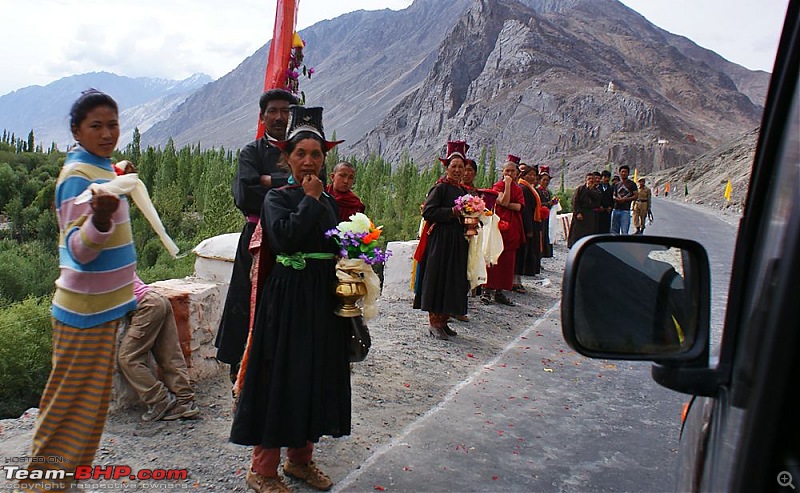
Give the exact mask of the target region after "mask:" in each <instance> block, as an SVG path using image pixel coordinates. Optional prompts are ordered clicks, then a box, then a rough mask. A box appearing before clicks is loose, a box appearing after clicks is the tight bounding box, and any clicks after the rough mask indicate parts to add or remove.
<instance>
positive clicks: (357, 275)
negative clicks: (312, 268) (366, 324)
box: [336, 258, 381, 320]
mask: <svg viewBox="0 0 800 493" xmlns="http://www.w3.org/2000/svg"><path fill="white" fill-rule="evenodd" d="M336 277H337V278H338V279H339V280H340V281H342V282H359V281H363V282H364V284H365V285H366V287H367V294H366V296H364V300H363V308H362V311H363V313H364V320H370V319H372V318H375V315H377V314H378V297H379V296H380V295H381V280H380V278H379V277H378V275H377V274H375V271H374V270H372V266H371V265H369V264H367V263H366V262H364V261H363V260H362V259H360V258H342V259H339V261H338V262H337V263H336Z"/></svg>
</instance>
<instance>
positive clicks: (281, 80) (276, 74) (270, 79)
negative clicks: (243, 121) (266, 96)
mask: <svg viewBox="0 0 800 493" xmlns="http://www.w3.org/2000/svg"><path fill="white" fill-rule="evenodd" d="M299 6H300V0H277V5H276V8H275V28H274V29H273V31H272V45H271V46H270V49H269V59H268V61H267V70H266V72H265V73H264V91H267V90H269V89H282V88H283V86H284V85H285V82H286V70H287V69H288V67H289V57H290V56H291V54H292V37H293V35H294V30H295V26H296V25H297V9H298V8H299ZM264 130H265V129H264V122H262V121H261V117H260V115H259V118H258V130H256V139H259V138H261V136H262V135H264ZM275 137H278V138H281V137H282V136H280V135H276V136H275Z"/></svg>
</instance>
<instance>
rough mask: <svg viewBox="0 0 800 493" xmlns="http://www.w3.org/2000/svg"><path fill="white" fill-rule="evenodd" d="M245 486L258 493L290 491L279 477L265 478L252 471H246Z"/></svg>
mask: <svg viewBox="0 0 800 493" xmlns="http://www.w3.org/2000/svg"><path fill="white" fill-rule="evenodd" d="M245 481H247V486H249V487H250V489H251V490H253V491H257V492H258V493H291V492H292V490H291V489H289V487H288V486H286V483H284V482H283V479H281V477H280V476H275V477H267V476H262V475H260V474H258V473H257V472H255V471H253V470H252V469H248V471H247V476H246V477H245Z"/></svg>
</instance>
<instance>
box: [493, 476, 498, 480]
mask: <svg viewBox="0 0 800 493" xmlns="http://www.w3.org/2000/svg"><path fill="white" fill-rule="evenodd" d="M498 479H500V476H492V481H497V480H498Z"/></svg>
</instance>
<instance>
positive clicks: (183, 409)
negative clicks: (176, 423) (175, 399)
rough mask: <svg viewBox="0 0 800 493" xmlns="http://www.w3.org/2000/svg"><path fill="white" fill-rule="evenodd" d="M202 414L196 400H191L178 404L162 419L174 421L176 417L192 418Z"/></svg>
mask: <svg viewBox="0 0 800 493" xmlns="http://www.w3.org/2000/svg"><path fill="white" fill-rule="evenodd" d="M198 414H200V408H199V407H197V404H195V402H194V401H189V402H187V403H185V404H178V405H177V406H175V407H174V408H173V409H172V411H170V412H168V413H166V414H165V415H164V416H163V417H162V418H161V419H163V420H164V421H173V420H176V419H191V418H194V417H195V416H197V415H198Z"/></svg>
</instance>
